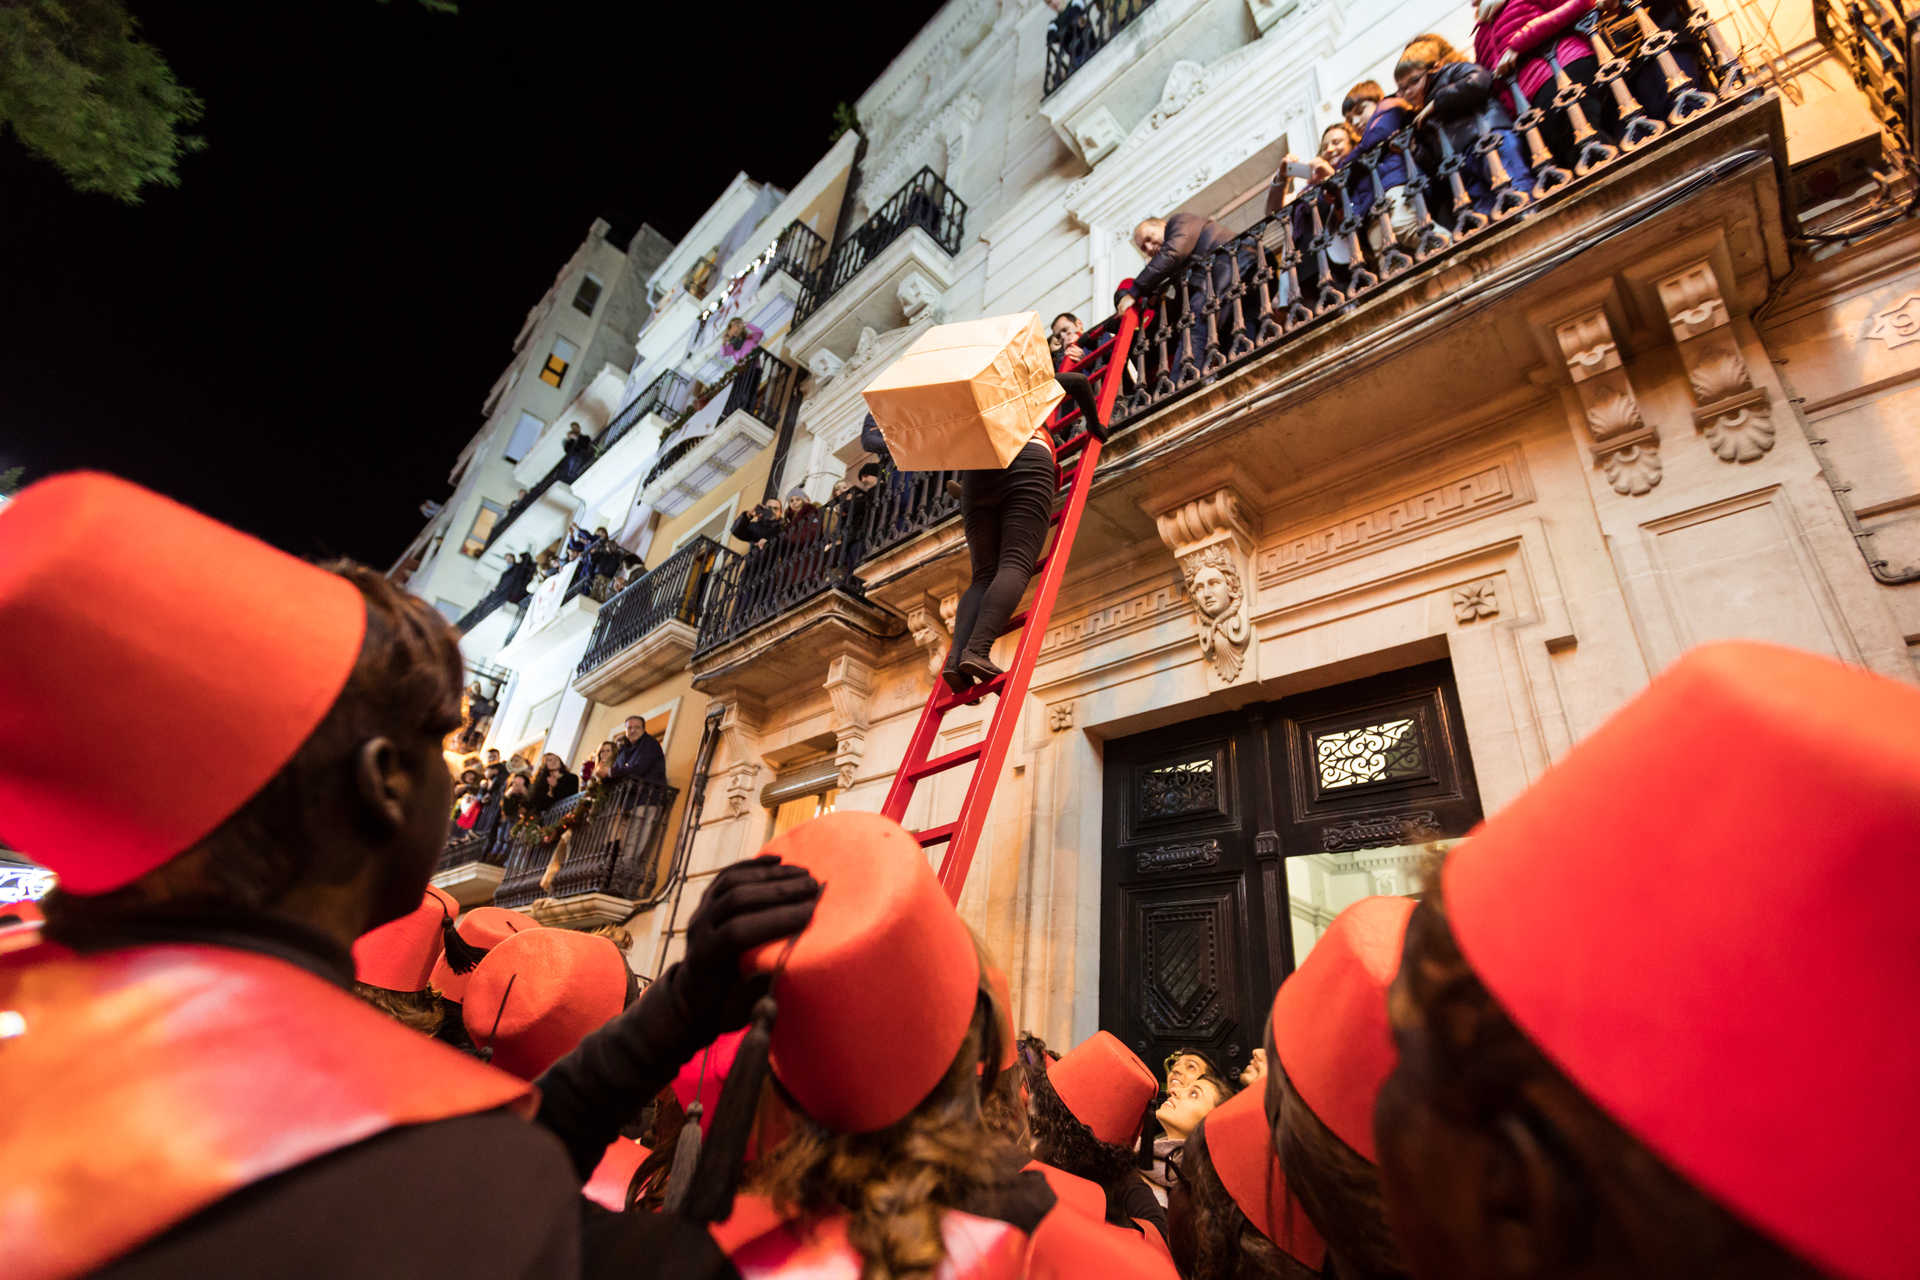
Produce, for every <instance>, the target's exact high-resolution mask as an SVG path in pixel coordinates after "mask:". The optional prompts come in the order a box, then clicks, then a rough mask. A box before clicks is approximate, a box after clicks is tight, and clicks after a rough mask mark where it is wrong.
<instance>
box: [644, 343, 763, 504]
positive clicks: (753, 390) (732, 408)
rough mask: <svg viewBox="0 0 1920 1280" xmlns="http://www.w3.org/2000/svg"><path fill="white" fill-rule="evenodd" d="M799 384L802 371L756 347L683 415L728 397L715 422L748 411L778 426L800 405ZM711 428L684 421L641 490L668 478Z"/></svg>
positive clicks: (663, 446) (662, 444) (663, 445)
mask: <svg viewBox="0 0 1920 1280" xmlns="http://www.w3.org/2000/svg"><path fill="white" fill-rule="evenodd" d="M799 383H800V375H799V372H798V370H796V369H795V368H794V367H793V366H792V365H790V364H788V363H787V362H786V361H784V360H782V359H780V358H779V357H778V356H776V355H774V354H773V353H772V352H770V351H768V350H767V349H766V348H765V347H755V348H754V349H753V350H752V351H750V352H748V353H747V355H745V356H744V357H742V358H741V360H740V362H739V363H738V364H736V365H734V366H733V368H731V369H729V370H727V373H726V376H725V377H724V378H722V379H721V380H720V381H719V382H718V383H716V384H715V385H714V387H713V388H712V389H711V390H710V391H708V392H707V393H706V394H705V396H704V398H703V399H702V400H701V401H700V405H699V406H697V407H696V408H695V409H691V410H689V411H688V413H687V414H686V415H683V416H684V417H687V418H691V417H692V415H693V413H695V412H697V411H698V408H704V407H705V406H706V405H707V404H709V403H711V402H712V400H713V398H714V397H715V396H719V395H725V396H726V403H725V404H724V405H722V406H721V409H720V417H719V418H718V419H716V420H714V421H716V422H724V421H725V420H726V419H727V417H728V416H729V415H731V414H734V413H740V412H745V413H749V414H752V415H753V416H754V417H756V418H758V419H759V420H760V421H761V422H762V423H764V424H766V425H767V426H769V427H778V426H779V425H780V424H781V422H782V421H783V420H784V417H785V415H786V413H787V411H788V409H789V407H790V406H793V405H796V404H797V401H796V400H795V396H794V393H795V389H796V388H797V387H798V386H799ZM712 425H713V424H712V423H705V424H703V423H701V422H697V421H685V422H682V424H681V426H680V429H679V430H677V431H675V432H674V433H672V434H671V435H669V436H668V437H667V438H666V439H665V440H663V441H661V442H660V455H659V457H657V458H655V459H654V462H653V465H652V466H651V467H649V468H647V475H646V478H645V479H644V480H642V481H641V482H640V487H641V488H643V489H644V488H645V487H646V486H648V485H650V484H652V483H653V482H654V481H655V480H658V479H659V478H660V477H661V476H663V475H665V474H666V473H667V472H668V471H669V470H670V469H671V468H672V467H673V464H674V463H676V462H678V461H680V459H682V458H684V457H686V456H687V454H689V453H691V452H692V451H693V450H694V448H695V447H696V446H698V445H699V443H700V442H701V441H702V440H705V439H706V438H707V437H708V436H709V435H711V434H713V432H712Z"/></svg>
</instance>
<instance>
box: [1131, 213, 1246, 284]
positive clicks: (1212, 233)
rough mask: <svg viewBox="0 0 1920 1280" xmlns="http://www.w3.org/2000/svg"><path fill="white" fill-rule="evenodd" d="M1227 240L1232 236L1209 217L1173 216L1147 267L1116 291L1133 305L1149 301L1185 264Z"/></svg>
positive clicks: (1201, 256)
mask: <svg viewBox="0 0 1920 1280" xmlns="http://www.w3.org/2000/svg"><path fill="white" fill-rule="evenodd" d="M1231 239H1233V233H1232V232H1230V231H1228V230H1227V229H1226V228H1225V227H1223V226H1221V225H1220V224H1219V223H1217V222H1215V221H1214V220H1213V219H1212V218H1206V217H1202V216H1201V215H1200V214H1197V213H1176V214H1174V215H1173V216H1172V217H1171V218H1168V219H1167V234H1166V239H1165V240H1163V241H1162V242H1161V245H1160V248H1159V251H1158V252H1156V253H1155V254H1154V255H1153V256H1152V257H1151V258H1149V259H1147V265H1146V266H1144V267H1142V268H1140V274H1139V275H1136V276H1135V277H1134V278H1133V283H1132V284H1131V285H1129V286H1128V287H1127V288H1125V289H1122V290H1120V292H1122V293H1126V294H1131V295H1132V297H1133V299H1134V300H1135V301H1136V302H1137V301H1140V300H1142V299H1145V298H1151V297H1153V296H1154V295H1155V294H1156V293H1159V292H1160V290H1161V288H1162V286H1164V285H1166V284H1167V283H1168V282H1169V281H1171V280H1173V279H1175V278H1176V277H1177V275H1178V273H1179V272H1180V270H1181V269H1182V268H1183V267H1185V266H1186V265H1187V264H1188V263H1189V262H1191V261H1193V260H1194V259H1195V258H1199V259H1202V260H1204V259H1206V258H1207V257H1208V256H1209V255H1210V254H1212V252H1213V251H1214V250H1215V249H1217V248H1219V247H1220V246H1221V245H1223V244H1225V243H1226V242H1227V241H1229V240H1231Z"/></svg>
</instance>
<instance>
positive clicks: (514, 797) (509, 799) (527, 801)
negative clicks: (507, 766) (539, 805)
mask: <svg viewBox="0 0 1920 1280" xmlns="http://www.w3.org/2000/svg"><path fill="white" fill-rule="evenodd" d="M538 812H539V811H538V810H536V809H535V808H534V807H533V787H532V784H531V783H530V782H529V781H528V778H527V775H526V774H524V773H512V772H509V773H508V774H507V781H506V785H505V786H504V787H503V788H502V789H501V792H500V816H501V817H502V818H504V819H506V822H507V825H508V826H512V825H513V824H514V823H516V822H518V821H520V819H522V818H527V817H534V816H537V814H538Z"/></svg>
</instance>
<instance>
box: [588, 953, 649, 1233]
mask: <svg viewBox="0 0 1920 1280" xmlns="http://www.w3.org/2000/svg"><path fill="white" fill-rule="evenodd" d="M601 941H602V942H605V941H606V939H605V938H602V939H601ZM651 1154H653V1153H652V1152H651V1151H649V1150H648V1149H647V1148H645V1147H643V1146H641V1145H640V1144H639V1143H637V1142H635V1141H634V1140H633V1139H631V1138H615V1139H614V1140H613V1141H612V1142H609V1143H608V1144H607V1149H606V1151H605V1152H603V1153H602V1154H601V1156H600V1163H599V1164H597V1165H595V1166H594V1167H593V1172H592V1174H590V1175H588V1177H587V1182H586V1185H585V1186H583V1187H581V1188H580V1194H581V1195H583V1196H585V1197H586V1198H587V1199H589V1200H591V1201H593V1202H594V1203H595V1204H597V1205H599V1206H600V1207H601V1208H602V1209H611V1210H612V1211H613V1212H615V1213H623V1212H625V1211H626V1207H627V1190H628V1188H630V1187H631V1186H632V1185H633V1175H634V1174H636V1173H638V1172H640V1166H641V1165H643V1164H645V1163H646V1160H647V1157H648V1156H649V1155H651Z"/></svg>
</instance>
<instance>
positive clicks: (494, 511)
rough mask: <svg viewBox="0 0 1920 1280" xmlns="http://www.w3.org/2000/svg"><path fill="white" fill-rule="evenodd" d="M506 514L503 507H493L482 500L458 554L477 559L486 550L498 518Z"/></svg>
mask: <svg viewBox="0 0 1920 1280" xmlns="http://www.w3.org/2000/svg"><path fill="white" fill-rule="evenodd" d="M505 514H507V509H506V508H505V507H500V506H495V505H494V504H493V503H491V502H488V501H487V500H486V499H484V498H482V499H481V500H480V510H479V512H478V513H476V514H475V515H474V517H473V528H471V529H469V530H467V540H466V541H465V542H463V543H461V544H460V554H461V555H464V556H472V557H474V558H475V559H478V558H479V556H480V553H481V552H482V551H485V550H486V549H487V539H488V538H490V537H492V536H493V529H494V526H495V525H497V524H499V523H500V517H501V516H503V515H505Z"/></svg>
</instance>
